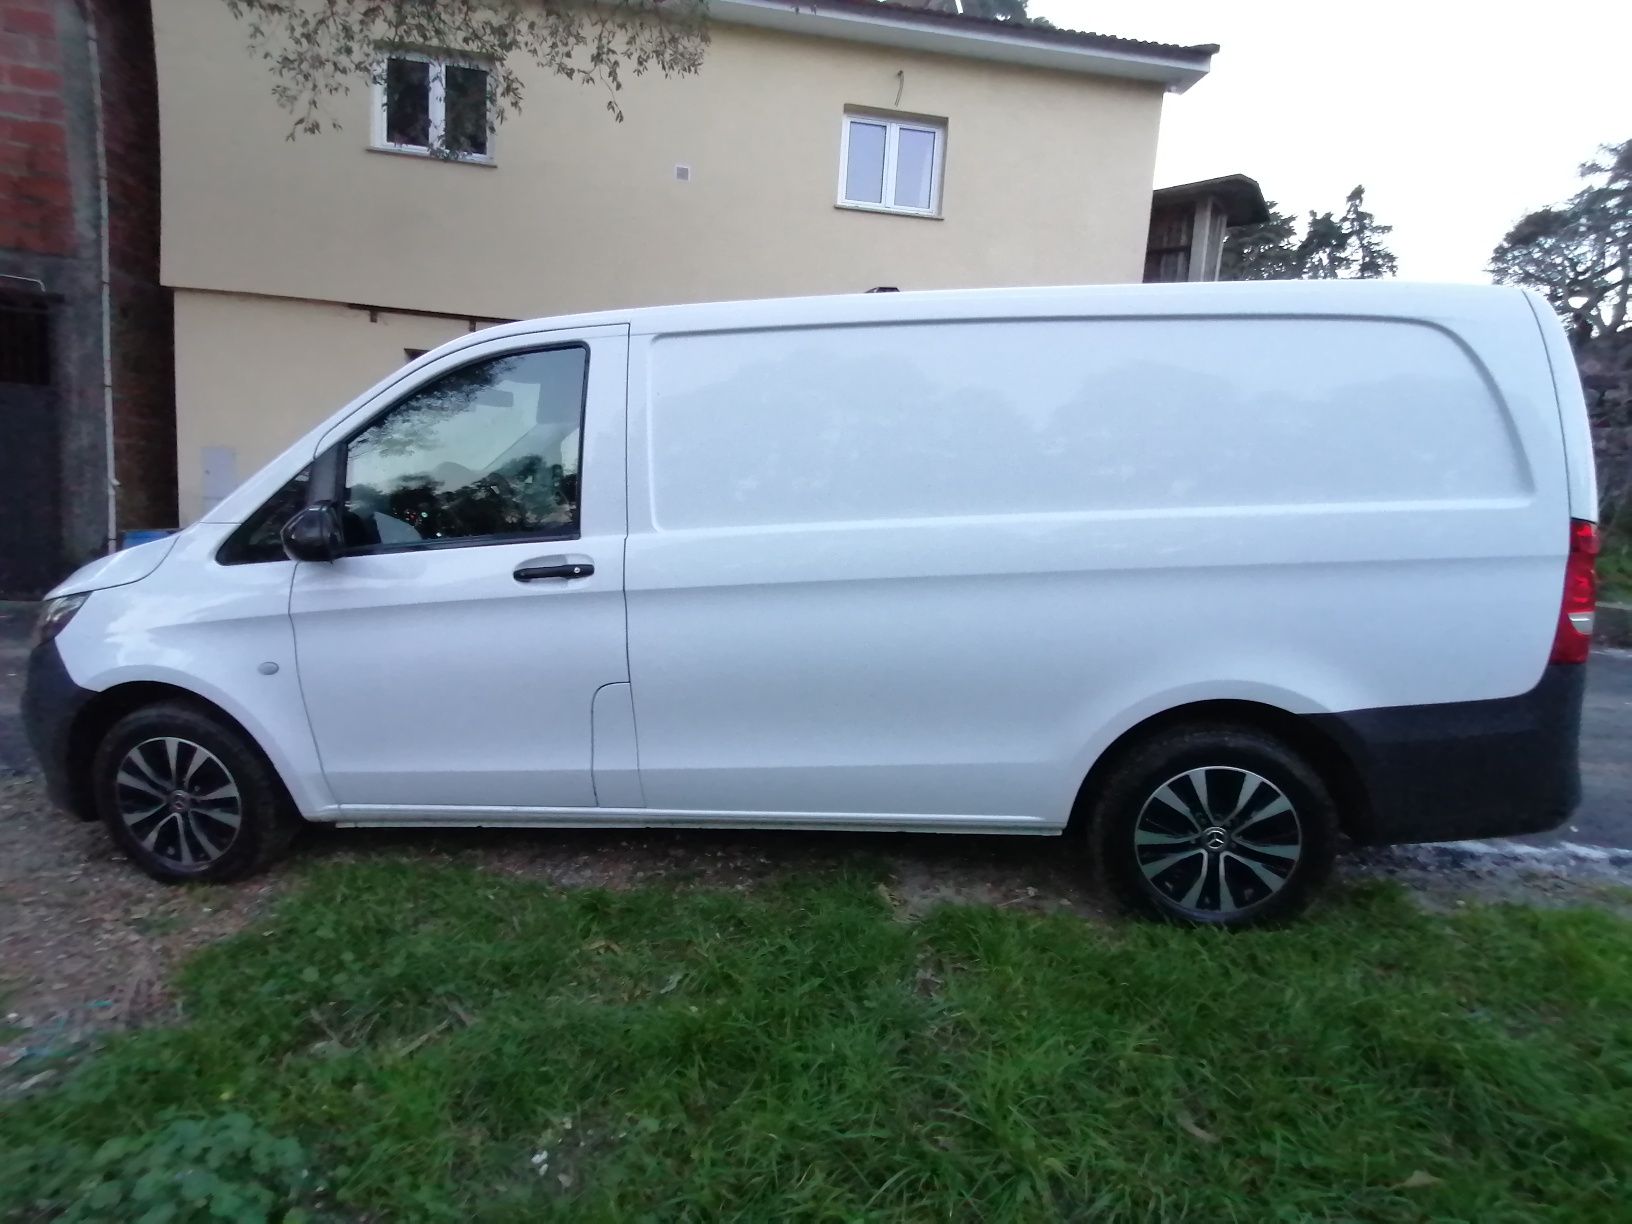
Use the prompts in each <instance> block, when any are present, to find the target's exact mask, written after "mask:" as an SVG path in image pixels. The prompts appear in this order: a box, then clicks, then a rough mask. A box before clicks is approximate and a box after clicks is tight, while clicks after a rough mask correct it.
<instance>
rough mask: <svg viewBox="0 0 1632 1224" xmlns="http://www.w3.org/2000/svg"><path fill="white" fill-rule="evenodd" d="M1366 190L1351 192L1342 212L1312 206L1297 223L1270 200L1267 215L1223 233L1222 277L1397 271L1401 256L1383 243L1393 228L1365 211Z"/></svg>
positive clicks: (1368, 275)
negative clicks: (1301, 223) (1319, 210)
mask: <svg viewBox="0 0 1632 1224" xmlns="http://www.w3.org/2000/svg"><path fill="white" fill-rule="evenodd" d="M1365 202H1366V189H1365V188H1364V187H1356V188H1355V189H1354V190H1353V191H1351V192H1349V194H1348V199H1347V201H1346V207H1345V208H1344V211H1343V215H1342V216H1341V217H1339V216H1334V215H1333V214H1332V213H1329V212H1324V213H1317V212H1314V211H1312V210H1311V211H1310V213H1309V220H1308V222H1307V224H1306V226H1305V228H1304V232H1303V236H1302V237H1301V238H1300V237H1299V236H1298V227H1297V222H1295V221H1294V220H1293V219H1292V216H1291V214H1289V213H1283V212H1281V211H1280V210H1279V209H1278V208H1277V207H1276V206H1275V203H1274V201H1270V202H1269V220H1268V221H1265V222H1262V223H1261V224H1258V225H1240V226H1237V227H1236V228H1234V229H1232V230H1231V231H1230V232H1229V233H1228V234H1226V235H1225V238H1224V254H1223V259H1222V260H1221V263H1220V267H1219V279H1220V280H1336V279H1353V280H1372V279H1375V278H1377V277H1382V276H1393V275H1394V274H1395V272H1396V271H1397V267H1398V261H1397V260H1396V259H1395V258H1394V253H1393V252H1392V251H1390V250H1389V249H1388V248H1387V247H1386V246H1385V245H1383V239H1384V238H1385V237H1387V236H1388V235H1389V234H1391V233H1392V232H1393V230H1394V227H1393V226H1391V225H1381V224H1379V223H1378V221H1377V219H1376V217H1374V216H1373V215H1372V214H1371V213H1370V212H1368V211H1366V207H1365Z"/></svg>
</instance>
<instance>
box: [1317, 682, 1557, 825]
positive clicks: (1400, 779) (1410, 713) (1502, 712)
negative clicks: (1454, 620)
mask: <svg viewBox="0 0 1632 1224" xmlns="http://www.w3.org/2000/svg"><path fill="white" fill-rule="evenodd" d="M1586 671H1587V669H1586V667H1585V666H1582V665H1578V664H1551V665H1549V666H1548V667H1547V670H1546V671H1545V672H1544V673H1543V674H1542V677H1541V682H1540V683H1539V684H1537V685H1536V686H1535V688H1533V689H1531V690H1530V691H1529V692H1527V693H1521V694H1519V695H1518V696H1516V697H1500V698H1496V699H1494V700H1489V701H1457V702H1448V703H1445V704H1442V705H1421V706H1393V707H1388V708H1382V709H1375V710H1352V711H1349V712H1348V713H1344V714H1319V715H1315V716H1313V717H1312V718H1311V720H1310V721H1312V722H1313V723H1315V724H1316V725H1317V726H1319V727H1320V728H1321V729H1322V730H1323V731H1325V732H1326V733H1327V734H1328V735H1329V736H1330V737H1331V738H1332V739H1333V740H1334V741H1336V742H1337V744H1338V745H1339V746H1340V747H1342V749H1343V750H1344V752H1345V753H1346V754H1347V755H1348V758H1349V760H1350V761H1351V762H1353V764H1354V766H1355V769H1356V772H1357V774H1358V776H1359V781H1360V786H1361V788H1362V790H1363V791H1364V798H1365V809H1366V810H1364V811H1363V812H1359V813H1355V814H1354V816H1353V818H1352V819H1351V821H1350V822H1349V833H1350V835H1351V836H1352V837H1353V838H1354V840H1356V841H1358V842H1361V843H1363V844H1368V845H1390V844H1396V843H1402V842H1428V841H1458V840H1461V839H1464V838H1482V837H1511V836H1514V835H1517V834H1521V833H1540V832H1543V831H1544V830H1547V829H1554V828H1557V827H1558V826H1559V825H1560V824H1562V823H1563V822H1564V821H1565V820H1566V819H1568V818H1569V815H1570V813H1571V812H1573V811H1574V810H1575V807H1576V804H1577V803H1579V802H1580V799H1581V771H1580V761H1579V741H1580V732H1581V700H1582V695H1583V693H1584V692H1585V690H1586Z"/></svg>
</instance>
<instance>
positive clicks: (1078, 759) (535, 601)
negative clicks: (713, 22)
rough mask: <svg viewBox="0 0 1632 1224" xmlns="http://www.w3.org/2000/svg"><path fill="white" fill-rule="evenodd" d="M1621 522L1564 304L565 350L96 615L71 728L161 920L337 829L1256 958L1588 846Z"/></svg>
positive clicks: (78, 676) (1361, 300)
mask: <svg viewBox="0 0 1632 1224" xmlns="http://www.w3.org/2000/svg"><path fill="white" fill-rule="evenodd" d="M317 408H318V405H312V404H291V405H289V410H290V412H291V413H292V414H304V413H312V414H313V415H314V416H315V415H316V411H315V410H316V409H317ZM1596 509H1597V506H1596V497H1595V493H1594V476H1593V460H1592V450H1591V445H1590V439H1589V434H1588V427H1587V418H1586V413H1585V409H1584V406H1583V402H1582V396H1581V390H1580V385H1579V383H1578V381H1577V378H1576V373H1575V367H1574V364H1573V362H1572V360H1571V354H1570V351H1569V348H1568V345H1567V343H1566V341H1565V337H1564V333H1563V331H1562V330H1561V328H1560V325H1559V323H1558V321H1557V319H1556V318H1555V317H1554V316H1553V314H1552V312H1551V311H1550V310H1549V309H1548V307H1547V306H1546V304H1545V303H1544V302H1543V301H1542V300H1541V299H1539V298H1537V297H1534V296H1531V295H1529V294H1527V293H1525V292H1524V291H1521V290H1519V289H1514V288H1497V287H1474V286H1426V285H1407V284H1394V283H1376V282H1373V283H1354V282H1349V283H1333V282H1327V283H1282V284H1253V285H1162V286H1128V287H1099V288H1050V289H1022V290H999V291H971V292H933V293H888V294H856V295H853V296H843V297H830V298H810V299H789V300H779V301H762V302H736V303H719V304H711V305H693V306H675V307H663V308H653V309H635V310H627V311H614V312H608V313H603V314H593V315H581V316H573V317H565V318H553V319H538V320H534V321H531V322H526V323H518V324H513V325H508V326H502V327H495V328H491V329H489V330H486V331H481V332H477V333H475V334H472V335H470V336H467V337H462V338H460V339H458V340H456V341H453V342H451V343H449V344H446V345H444V346H443V347H442V348H439V349H436V350H435V351H433V352H430V353H428V354H426V355H425V356H423V357H421V358H419V359H418V360H416V361H414V362H413V363H412V364H411V365H408V366H407V367H405V368H403V369H401V370H398V371H396V372H395V373H393V374H391V375H390V376H389V377H387V378H386V379H385V380H384V381H382V382H380V383H379V384H378V385H376V386H374V387H373V388H371V389H369V390H368V391H367V392H365V393H364V394H363V395H361V396H360V397H359V398H357V399H356V400H354V401H352V402H351V403H350V404H347V405H346V406H345V407H343V408H341V409H340V410H339V411H338V412H336V413H334V414H333V415H332V416H330V417H328V419H327V420H325V421H323V422H322V424H320V425H318V426H317V427H316V428H314V429H312V430H311V431H310V432H308V433H307V434H305V435H304V436H303V437H302V438H301V439H300V441H299V442H297V443H296V444H295V445H293V446H291V447H290V448H289V449H288V450H287V451H286V452H285V453H284V454H283V455H281V456H280V457H279V458H277V459H276V460H274V461H273V462H272V463H270V464H268V465H267V466H266V467H265V468H264V469H263V470H262V471H261V472H259V473H258V474H257V475H255V476H254V477H252V478H251V479H250V480H249V481H248V482H247V483H246V484H244V485H243V487H242V488H240V489H238V490H237V492H236V493H235V494H233V495H232V496H230V497H228V498H227V499H226V500H224V501H223V502H221V503H220V504H219V505H218V506H216V507H215V508H214V509H212V510H210V511H209V512H207V513H206V514H205V515H204V517H203V519H202V520H201V521H199V522H196V523H193V524H192V525H191V526H189V527H187V528H186V529H185V530H183V531H181V532H180V533H179V534H177V535H174V536H171V537H169V538H167V539H164V540H160V541H156V542H153V543H149V544H145V545H142V546H140V547H137V548H132V549H129V550H127V551H124V552H120V553H117V554H114V555H112V556H109V557H106V558H103V559H102V560H99V561H96V562H94V563H93V564H91V565H88V566H86V567H85V568H84V569H82V570H80V571H79V572H78V573H77V574H75V575H74V576H73V577H71V578H69V579H68V580H67V581H66V582H64V583H62V584H61V585H60V586H59V587H57V588H56V589H55V590H54V591H53V592H52V593H51V595H50V597H49V599H48V601H47V602H46V604H45V606H44V609H43V614H42V616H41V618H40V626H39V634H38V645H37V646H36V648H35V650H34V653H33V655H32V658H31V660H30V663H29V674H28V688H27V695H26V700H25V705H26V717H27V721H28V725H29V730H30V733H31V736H32V739H33V742H34V744H35V746H36V748H37V750H38V753H39V756H40V759H41V761H42V762H43V765H44V770H45V773H46V776H47V778H48V780H49V783H50V787H51V790H52V793H53V795H54V796H55V798H56V799H57V800H58V801H59V802H60V804H61V805H62V806H63V807H65V808H66V809H67V810H69V811H70V812H72V813H75V814H77V815H79V816H80V817H82V818H84V819H87V820H89V819H100V820H102V821H103V822H105V823H106V825H107V827H108V829H109V831H110V832H111V834H112V836H113V838H114V839H115V841H116V842H117V843H118V844H119V846H120V847H121V848H122V849H123V851H124V852H125V853H126V854H128V855H129V857H130V858H131V859H132V860H134V861H135V862H136V863H137V864H138V865H140V866H141V867H142V868H144V869H145V870H146V871H148V872H149V873H151V874H152V875H154V876H156V877H157V878H159V879H161V880H200V879H202V880H227V879H232V878H236V877H240V876H243V875H245V874H247V873H249V872H253V871H255V870H257V869H258V868H261V867H263V866H264V865H265V864H266V863H267V862H269V861H270V860H271V859H272V858H273V857H274V856H276V855H277V854H278V853H279V852H280V851H281V850H282V849H283V848H284V846H285V845H286V844H287V843H288V841H289V838H290V836H291V835H292V834H293V832H294V831H295V830H296V829H298V828H299V827H300V825H301V824H302V823H303V822H330V823H336V824H342V825H387V826H403V825H413V826H418V825H437V826H442V825H482V826H494V825H519V826H530V827H567V826H577V827H591V826H606V827H612V826H619V827H680V826H708V827H716V828H718V827H743V828H797V829H845V830H863V829H878V830H923V831H933V832H944V833H1023V834H1032V835H1040V836H1050V837H1064V838H1066V843H1065V845H1066V846H1067V847H1068V849H1067V851H1066V852H1067V853H1069V854H1072V855H1079V854H1080V855H1081V857H1082V861H1083V862H1084V864H1085V865H1087V864H1093V865H1095V867H1096V868H1097V870H1098V871H1099V872H1100V873H1101V874H1102V876H1103V879H1104V881H1105V883H1106V886H1107V887H1108V888H1109V889H1110V890H1111V891H1112V892H1113V893H1114V894H1115V895H1116V896H1117V897H1118V898H1120V899H1121V900H1122V901H1123V902H1125V903H1127V904H1128V905H1130V906H1132V907H1135V908H1137V909H1140V910H1143V911H1145V912H1147V913H1150V914H1153V915H1156V916H1160V917H1166V918H1169V919H1173V920H1176V921H1181V922H1190V923H1198V924H1212V925H1223V926H1244V925H1250V924H1253V923H1257V922H1262V921H1266V920H1272V919H1277V918H1282V917H1285V916H1287V915H1289V914H1291V913H1293V912H1295V911H1296V910H1297V909H1299V908H1300V907H1301V906H1302V905H1304V904H1305V902H1306V901H1307V900H1308V898H1309V897H1310V895H1311V893H1312V891H1313V890H1315V888H1316V887H1317V885H1319V883H1320V882H1321V880H1322V878H1323V877H1324V876H1325V875H1326V874H1327V871H1328V868H1329V866H1330V864H1331V862H1332V858H1333V854H1334V850H1335V849H1336V847H1337V845H1338V843H1339V840H1340V839H1342V838H1346V839H1348V840H1350V841H1352V842H1356V843H1390V842H1415V841H1433V840H1442V839H1459V838H1473V837H1487V836H1494V835H1504V834H1519V833H1527V832H1532V831H1536V830H1542V829H1548V828H1552V827H1553V826H1555V825H1557V824H1559V823H1560V822H1561V821H1562V820H1563V819H1564V818H1565V817H1566V816H1567V815H1568V813H1569V812H1570V810H1571V808H1572V806H1573V805H1574V804H1575V802H1576V799H1577V790H1578V778H1577V760H1576V740H1577V727H1578V720H1579V711H1580V705H1581V695H1582V682H1583V676H1582V673H1583V667H1582V664H1583V662H1584V661H1585V659H1586V657H1587V649H1588V644H1589V640H1590V634H1591V629H1592V616H1593V607H1594V576H1593V574H1594V568H1593V567H1594V560H1593V557H1594V553H1595V551H1596V548H1597V537H1596V529H1595V527H1594V525H1593V524H1594V521H1595V519H1596Z"/></svg>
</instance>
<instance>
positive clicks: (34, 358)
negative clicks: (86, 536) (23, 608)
mask: <svg viewBox="0 0 1632 1224" xmlns="http://www.w3.org/2000/svg"><path fill="white" fill-rule="evenodd" d="M51 323H52V319H51V303H50V302H49V301H47V300H45V299H39V298H31V297H13V296H10V295H7V296H4V297H0V598H5V599H32V598H34V597H36V596H38V595H40V594H41V593H43V592H44V591H45V590H46V589H47V588H48V587H50V586H51V585H52V584H53V583H55V582H56V581H57V579H59V578H61V577H62V502H61V497H62V462H61V445H62V440H61V420H60V412H59V403H58V395H57V387H56V386H55V385H54V384H55V381H56V380H55V379H54V378H53V377H52V373H53V367H52V347H51Z"/></svg>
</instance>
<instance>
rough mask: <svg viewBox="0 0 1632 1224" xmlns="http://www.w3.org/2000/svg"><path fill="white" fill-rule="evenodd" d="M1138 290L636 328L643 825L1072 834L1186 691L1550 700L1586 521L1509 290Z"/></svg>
mask: <svg viewBox="0 0 1632 1224" xmlns="http://www.w3.org/2000/svg"><path fill="white" fill-rule="evenodd" d="M1143 300H1144V301H1146V302H1149V301H1152V300H1160V299H1151V298H1148V297H1147V298H1145V299H1143ZM1232 300H1234V301H1237V302H1239V301H1241V300H1242V299H1241V298H1236V299H1232ZM1364 300H1366V299H1362V298H1358V297H1355V298H1349V299H1346V301H1348V302H1362V301H1364ZM1372 300H1376V299H1372ZM1412 300H1413V301H1415V302H1418V303H1423V302H1428V301H1430V300H1431V299H1428V298H1423V297H1418V298H1415V299H1412ZM1120 301H1122V299H1120V298H1116V297H1115V296H1111V297H1109V298H1108V299H1107V302H1108V306H1107V309H1106V311H1105V313H1103V314H1098V315H1096V314H1093V313H1083V314H1078V315H1072V316H1060V315H1054V316H1050V317H1009V318H994V319H985V320H981V319H964V320H958V321H934V320H922V321H911V320H908V321H899V322H890V323H877V324H851V325H834V326H820V325H805V326H787V327H781V328H767V329H763V330H751V329H750V330H728V331H715V332H697V333H671V334H660V335H654V336H651V337H644V338H643V337H638V336H637V337H636V341H635V346H634V351H633V353H632V360H631V394H630V412H631V417H630V456H629V457H630V511H631V512H630V537H629V542H628V556H627V590H628V617H629V649H630V663H631V669H632V671H631V674H632V678H633V685H634V700H635V708H636V719H637V725H638V730H639V738H640V754H641V772H642V779H643V784H644V786H645V789H646V798H647V802H648V804H650V805H651V806H652V807H654V808H673V809H678V810H722V809H723V810H734V811H765V812H845V813H866V812H878V813H885V812H894V813H916V814H926V815H929V814H945V815H951V816H974V815H983V816H1002V817H1010V818H1013V819H1015V820H1016V821H1017V822H1032V821H1034V822H1038V823H1039V824H1042V825H1057V824H1058V823H1060V822H1063V821H1064V820H1065V819H1066V817H1067V815H1068V813H1069V810H1070V805H1071V800H1072V798H1073V796H1074V795H1075V792H1076V789H1077V787H1078V786H1079V785H1080V783H1081V780H1082V778H1083V776H1084V774H1085V773H1086V771H1087V769H1088V767H1089V766H1090V765H1091V764H1092V761H1093V760H1094V759H1095V757H1096V756H1097V755H1098V754H1099V753H1100V752H1101V751H1102V750H1103V749H1104V748H1105V747H1106V746H1107V745H1108V744H1109V743H1110V742H1111V741H1113V740H1114V739H1115V738H1116V737H1117V736H1118V735H1120V734H1121V733H1122V732H1123V731H1124V730H1126V729H1127V728H1128V727H1131V726H1133V725H1135V724H1136V723H1138V722H1139V721H1141V720H1143V719H1144V718H1146V717H1149V716H1150V715H1153V714H1156V713H1160V712H1162V711H1163V710H1166V709H1170V708H1173V707H1175V706H1178V705H1182V704H1186V703H1188V702H1192V701H1199V700H1209V699H1219V698H1238V699H1246V700H1254V701H1261V702H1264V703H1267V704H1270V705H1275V706H1278V707H1280V708H1283V709H1286V710H1289V711H1292V712H1295V713H1327V712H1338V711H1347V710H1356V709H1369V708H1374V707H1380V706H1398V705H1414V704H1425V703H1436V702H1449V701H1468V700H1476V699H1480V698H1490V697H1501V696H1510V695H1513V694H1516V693H1520V692H1524V691H1526V690H1528V689H1529V688H1531V687H1532V686H1534V685H1535V684H1536V682H1537V681H1538V679H1539V678H1540V676H1541V673H1542V669H1543V667H1544V665H1545V663H1546V659H1547V655H1548V649H1549V645H1550V642H1551V639H1552V633H1553V627H1554V622H1555V619H1556V617H1557V614H1558V600H1559V592H1560V584H1561V582H1562V572H1563V561H1564V555H1565V547H1566V534H1567V533H1566V521H1567V518H1568V513H1569V511H1568V500H1567V489H1566V482H1565V473H1564V463H1563V455H1562V442H1561V439H1560V431H1559V417H1558V411H1557V407H1556V401H1555V396H1554V392H1553V387H1552V384H1551V378H1550V374H1549V371H1548V367H1547V363H1546V360H1545V355H1544V352H1543V347H1542V341H1541V339H1540V337H1539V336H1538V333H1537V329H1536V324H1535V320H1534V318H1533V316H1532V314H1531V312H1530V310H1529V308H1528V306H1527V305H1526V303H1525V302H1524V300H1523V298H1522V296H1521V295H1520V294H1519V293H1517V292H1514V293H1512V294H1499V293H1490V292H1486V293H1483V294H1472V295H1466V294H1456V293H1454V292H1453V293H1451V294H1450V295H1448V296H1447V298H1446V303H1445V305H1444V308H1443V309H1441V310H1438V311H1437V312H1433V313H1429V312H1422V313H1415V314H1401V313H1398V312H1390V311H1388V310H1379V311H1378V312H1377V313H1374V314H1365V313H1359V314H1356V313H1345V314H1344V315H1342V316H1338V315H1321V314H1320V313H1319V312H1318V311H1315V312H1302V313H1299V314H1296V315H1293V314H1290V313H1268V312H1266V313H1253V312H1252V311H1251V310H1250V309H1242V308H1241V307H1239V306H1236V307H1235V308H1233V309H1231V310H1230V311H1229V312H1226V313H1221V314H1218V315H1209V314H1206V313H1201V312H1198V313H1195V314H1177V315H1176V314H1154V313H1151V312H1150V311H1149V310H1148V309H1146V310H1145V312H1144V314H1143V317H1141V315H1140V313H1139V312H1136V311H1135V312H1130V311H1126V310H1119V309H1117V304H1118V303H1119V302H1120Z"/></svg>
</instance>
